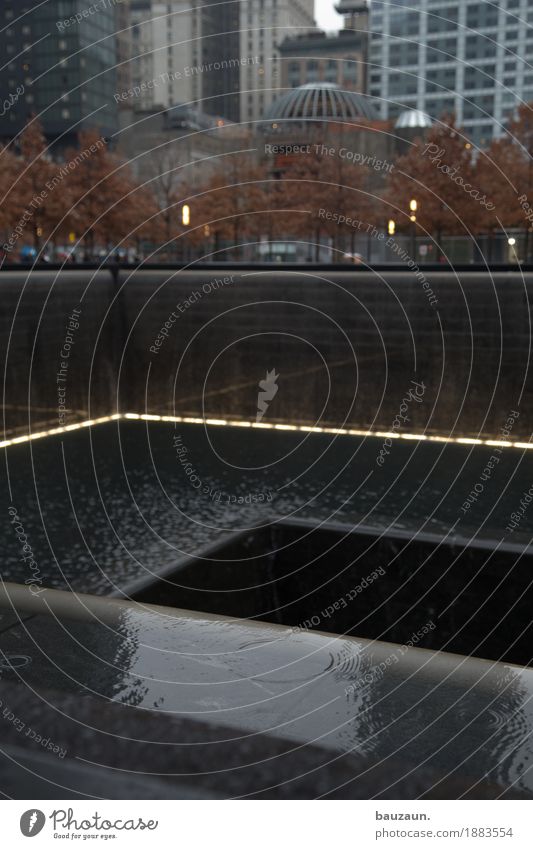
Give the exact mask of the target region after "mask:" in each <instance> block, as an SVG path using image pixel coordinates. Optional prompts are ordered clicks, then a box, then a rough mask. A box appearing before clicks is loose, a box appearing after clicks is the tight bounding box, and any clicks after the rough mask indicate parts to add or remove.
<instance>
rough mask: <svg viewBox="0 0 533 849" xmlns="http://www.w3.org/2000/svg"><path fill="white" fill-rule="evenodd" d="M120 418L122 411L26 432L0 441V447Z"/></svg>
mask: <svg viewBox="0 0 533 849" xmlns="http://www.w3.org/2000/svg"><path fill="white" fill-rule="evenodd" d="M122 418H124V416H123V415H122V413H115V415H114V416H102V417H101V418H99V419H88V420H87V421H86V422H76V423H75V424H70V425H65V426H64V427H54V428H51V429H50V430H40V431H36V432H35V433H26V434H24V435H23V436H14V437H13V438H12V439H4V440H3V441H2V442H0V448H8V447H9V446H10V445H20V443H21V442H33V440H34V439H42V438H43V437H44V436H57V434H59V433H70V432H71V431H73V430H81V429H82V428H84V427H92V426H93V425H99V424H105V423H106V422H115V421H117V419H122Z"/></svg>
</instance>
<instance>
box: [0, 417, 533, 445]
mask: <svg viewBox="0 0 533 849" xmlns="http://www.w3.org/2000/svg"><path fill="white" fill-rule="evenodd" d="M119 419H120V420H133V421H146V422H172V423H174V424H200V425H209V426H211V427H247V428H256V429H258V430H278V431H279V430H281V431H292V432H300V433H328V434H334V435H336V436H359V437H362V438H364V439H367V438H372V439H405V440H408V441H409V440H410V441H414V442H437V443H438V442H440V443H450V444H453V445H484V446H487V447H494V448H519V449H521V450H522V451H531V450H533V442H509V441H507V440H498V439H473V438H471V437H467V436H434V435H431V434H425V433H395V432H394V431H381V430H360V429H357V428H340V427H318V426H316V427H313V426H310V425H294V424H282V423H270V422H252V421H245V420H233V419H202V418H198V417H193V416H160V415H157V414H155V413H115V414H114V415H112V416H101V417H100V418H98V419H88V420H87V421H84V422H76V423H75V424H70V425H65V426H64V427H55V428H50V429H48V430H42V431H37V432H36V433H29V434H24V435H23V436H14V437H13V438H12V439H5V440H4V441H3V442H0V448H8V447H9V446H10V445H20V444H21V443H24V442H33V440H35V439H43V437H45V436H57V435H58V434H61V433H70V432H71V431H74V430H81V429H82V428H85V427H94V426H95V425H99V424H105V423H107V422H114V421H118V420H119Z"/></svg>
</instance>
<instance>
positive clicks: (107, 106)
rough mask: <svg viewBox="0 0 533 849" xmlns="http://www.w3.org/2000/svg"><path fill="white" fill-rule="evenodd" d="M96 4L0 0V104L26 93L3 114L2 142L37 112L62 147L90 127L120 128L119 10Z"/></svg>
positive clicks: (0, 123) (50, 136)
mask: <svg viewBox="0 0 533 849" xmlns="http://www.w3.org/2000/svg"><path fill="white" fill-rule="evenodd" d="M93 6H96V4H93ZM93 6H91V4H88V3H87V2H86V0H47V2H46V3H42V1H41V0H32V1H31V2H30V0H25V2H24V0H23V2H22V3H21V2H20V0H0V55H1V56H2V60H3V61H2V63H1V65H2V67H1V69H0V90H1V91H2V92H3V93H4V94H3V98H2V100H4V99H5V98H9V96H10V95H15V93H16V92H17V90H18V91H19V92H20V91H21V88H23V92H22V93H21V94H19V95H18V96H17V97H16V100H15V102H14V103H13V105H11V106H10V107H9V108H8V109H5V110H4V109H2V110H0V138H3V139H9V138H12V137H13V136H15V135H16V134H17V133H18V132H20V130H21V129H22V128H23V127H24V125H25V123H26V122H27V120H28V118H29V117H30V116H31V115H32V114H34V115H37V116H38V117H39V120H40V121H41V122H42V124H43V126H44V130H45V133H46V136H47V138H48V140H49V141H52V142H54V141H59V140H60V143H61V145H62V146H63V145H65V144H71V143H72V142H73V141H74V137H75V135H76V134H77V133H78V132H79V130H81V129H83V128H85V127H88V126H91V127H97V128H99V130H100V131H101V132H102V133H103V134H104V135H110V134H111V133H112V132H114V131H115V130H116V129H117V126H118V123H117V110H116V103H115V100H114V99H113V94H114V93H115V91H116V90H117V82H116V76H117V75H116V64H117V40H116V34H115V33H116V25H115V20H116V14H117V7H118V6H117V3H116V0H107V2H106V3H101V2H100V3H98V5H97V9H96V11H94V12H93V13H91V12H87V10H88V9H92V8H93ZM84 10H85V16H83V13H84ZM76 14H79V15H80V16H81V20H77V19H76ZM12 99H13V98H12ZM2 113H3V114H2Z"/></svg>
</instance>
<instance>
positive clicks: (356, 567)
mask: <svg viewBox="0 0 533 849" xmlns="http://www.w3.org/2000/svg"><path fill="white" fill-rule="evenodd" d="M517 549H518V547H517ZM532 577H533V574H532V557H531V556H526V555H524V553H523V552H520V551H518V550H514V547H512V546H507V547H506V548H503V549H502V547H501V546H500V547H499V548H495V547H494V546H490V545H489V544H486V543H484V544H477V545H475V544H467V543H466V541H462V542H461V541H459V540H457V541H455V542H454V543H452V544H446V543H443V542H442V541H441V540H437V539H432V538H431V537H429V536H427V537H424V538H421V537H417V539H411V538H409V537H408V535H407V534H401V533H388V534H380V533H378V532H373V531H371V530H370V529H367V530H365V529H363V530H359V531H357V532H354V531H348V532H347V531H345V530H344V531H343V530H340V529H339V528H328V527H321V528H316V527H309V526H304V525H301V524H296V523H295V524H290V523H288V522H282V523H278V524H273V525H269V526H267V527H265V528H263V529H261V530H257V531H253V532H250V533H243V534H241V535H239V536H238V537H237V538H232V539H231V540H229V541H228V542H225V543H224V542H222V543H221V544H220V545H219V546H218V547H217V548H215V549H212V550H211V551H210V552H209V554H208V555H205V556H203V557H198V556H195V557H191V558H189V559H187V560H186V561H184V562H183V563H182V564H181V565H180V567H179V568H177V569H176V570H175V572H173V573H171V574H168V575H166V577H165V578H161V579H158V580H156V581H154V582H153V583H151V584H148V585H146V586H144V587H143V588H142V589H137V590H136V591H134V592H132V593H130V595H131V597H132V598H134V599H135V600H137V601H140V602H145V603H149V604H158V605H164V606H168V607H179V608H185V609H188V610H196V611H202V612H205V613H212V614H220V615H225V616H233V617H238V618H247V619H259V620H263V621H267V622H275V623H277V624H280V625H286V626H292V627H301V628H306V629H314V630H317V631H327V632H330V633H335V634H348V635H350V636H355V637H365V638H368V639H376V640H384V641H388V642H391V643H400V644H408V643H409V642H411V643H412V644H415V645H417V646H418V647H421V648H430V649H433V650H443V651H448V652H456V653H458V654H463V655H475V656H477V657H484V658H487V659H490V660H503V661H506V662H509V663H516V664H520V665H530V664H531V661H532V657H533V639H532V637H533V629H532V622H531V619H532V611H533V588H532Z"/></svg>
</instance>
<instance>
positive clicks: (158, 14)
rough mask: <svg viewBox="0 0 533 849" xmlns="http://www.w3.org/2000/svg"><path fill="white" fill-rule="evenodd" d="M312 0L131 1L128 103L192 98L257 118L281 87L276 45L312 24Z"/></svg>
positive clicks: (206, 106) (234, 116)
mask: <svg viewBox="0 0 533 849" xmlns="http://www.w3.org/2000/svg"><path fill="white" fill-rule="evenodd" d="M313 11H314V0H246V2H239V0H228V2H225V3H212V2H208V0H169V2H159V0H131V14H132V23H133V29H132V40H133V46H132V55H133V57H134V59H133V87H134V89H135V90H136V91H139V89H142V90H141V92H140V93H139V94H136V95H135V97H134V103H132V105H133V106H134V107H135V108H139V109H141V110H151V109H154V108H157V107H159V108H162V109H167V108H169V107H171V106H173V105H176V104H177V103H186V104H193V105H194V106H195V107H197V108H199V109H201V110H202V111H203V112H207V113H209V114H212V115H223V116H224V117H226V118H228V119H229V120H230V121H235V122H237V121H256V120H258V119H259V118H261V117H262V115H263V114H264V112H265V110H266V109H267V107H268V106H269V105H270V103H271V102H272V101H273V100H274V99H275V98H276V97H277V96H278V94H279V89H280V87H281V73H280V57H279V54H278V50H277V47H278V45H279V44H280V43H281V41H283V39H284V38H285V37H286V36H287V35H291V34H292V35H295V34H297V33H300V32H307V31H309V30H311V29H313V28H314V18H313Z"/></svg>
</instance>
